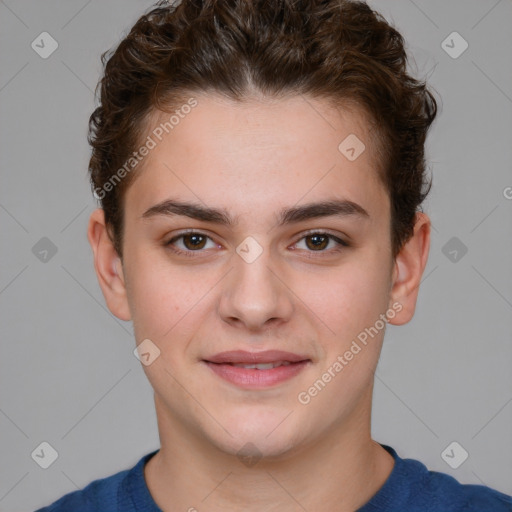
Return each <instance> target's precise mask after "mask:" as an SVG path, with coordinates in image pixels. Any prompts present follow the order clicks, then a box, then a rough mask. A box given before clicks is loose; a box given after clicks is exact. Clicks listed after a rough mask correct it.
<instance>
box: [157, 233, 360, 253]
mask: <svg viewBox="0 0 512 512" xmlns="http://www.w3.org/2000/svg"><path fill="white" fill-rule="evenodd" d="M187 234H194V235H200V236H204V237H206V238H208V239H210V240H211V241H212V242H213V243H215V244H216V245H221V244H219V243H218V242H216V241H215V240H214V239H213V237H211V236H210V235H209V234H207V233H206V232H205V231H203V230H201V229H193V228H188V229H185V230H183V231H180V232H179V233H177V234H176V235H174V236H173V237H171V238H170V239H169V240H168V241H167V242H165V243H164V246H165V247H172V249H171V250H172V251H174V252H175V253H177V254H184V255H187V256H192V255H194V254H195V253H198V254H200V253H204V252H206V251H205V250H203V249H199V250H197V251H193V250H183V249H178V248H176V247H173V245H172V244H173V243H174V242H176V241H177V240H179V239H180V238H182V237H183V236H185V235H187ZM311 235H326V236H328V237H329V238H330V239H331V240H333V241H334V242H335V243H336V244H337V247H335V248H332V249H330V250H319V251H307V250H306V252H307V253H311V254H314V253H319V255H321V254H332V253H333V252H334V253H335V252H337V251H340V250H341V248H342V247H350V243H349V242H347V241H346V240H345V239H344V237H343V235H339V234H338V233H336V234H335V233H333V232H332V231H331V230H329V229H321V228H316V229H309V230H307V231H303V232H302V233H300V235H299V237H298V238H297V239H296V241H295V242H294V243H293V244H292V246H294V245H296V244H298V243H299V242H300V241H301V240H303V239H304V238H306V237H307V236H311ZM312 257H315V256H312Z"/></svg>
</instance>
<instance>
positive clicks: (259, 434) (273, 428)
mask: <svg viewBox="0 0 512 512" xmlns="http://www.w3.org/2000/svg"><path fill="white" fill-rule="evenodd" d="M284 410H285V409H278V410H271V411H268V410H264V411H262V410H261V409H259V410H253V411H247V410H246V408H244V411H237V412H236V413H234V414H231V415H225V416H224V418H225V420H224V424H225V426H226V429H227V430H228V431H229V433H230V434H231V436H230V435H229V434H227V433H226V432H224V431H219V430H217V431H216V435H215V436H213V437H210V436H208V435H207V436H208V437H210V440H211V442H212V444H214V445H216V446H217V448H219V449H220V450H221V451H223V452H224V453H227V454H229V455H236V456H237V457H239V458H241V457H242V458H243V457H246V456H249V457H251V456H252V457H256V458H261V457H265V458H276V457H277V458H282V457H286V456H287V455H290V452H292V451H293V450H294V448H297V447H298V446H297V445H299V444H300V443H301V441H303V440H304V434H305V432H304V430H303V429H301V428H300V425H299V424H297V418H294V419H293V420H292V418H291V416H293V414H290V417H289V418H286V416H287V414H289V413H290V411H288V412H286V413H283V411H284ZM285 418H286V419H285ZM283 420H284V421H283Z"/></svg>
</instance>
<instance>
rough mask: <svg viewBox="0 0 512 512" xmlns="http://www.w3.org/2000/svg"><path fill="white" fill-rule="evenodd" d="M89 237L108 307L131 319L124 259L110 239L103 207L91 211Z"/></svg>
mask: <svg viewBox="0 0 512 512" xmlns="http://www.w3.org/2000/svg"><path fill="white" fill-rule="evenodd" d="M87 238H88V240H89V243H90V244H91V247H92V250H93V253H94V269H95V270H96V276H97V277H98V282H99V284H100V287H101V290H102V292H103V296H104V297H105V301H106V303H107V306H108V309H110V311H111V312H112V314H114V315H115V316H116V317H117V318H119V319H121V320H126V321H128V320H131V313H130V308H129V305H128V299H127V294H126V286H125V279H124V274H123V265H122V261H121V258H120V257H119V255H118V254H117V252H116V250H115V248H114V245H113V243H112V240H111V239H110V236H109V233H108V231H107V226H106V225H105V214H104V211H103V209H102V208H98V209H96V210H94V211H93V212H92V213H91V217H90V219H89V227H88V228H87Z"/></svg>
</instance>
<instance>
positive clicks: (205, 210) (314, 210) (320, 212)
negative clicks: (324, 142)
mask: <svg viewBox="0 0 512 512" xmlns="http://www.w3.org/2000/svg"><path fill="white" fill-rule="evenodd" d="M158 215H165V216H175V215H181V216H185V217H190V218H191V219H196V220H202V221H206V222H212V223H215V224H221V225H224V226H228V227H233V226H234V225H235V224H236V223H237V220H236V218H233V217H232V216H231V215H230V214H229V212H228V211H227V210H225V209H217V208H210V207H207V206H202V205H200V204H197V203H190V202H184V201H178V200H175V199H167V200H165V201H162V202H161V203H158V204H156V205H154V206H152V207H151V208H149V209H148V210H146V211H145V212H144V213H143V214H142V216H141V218H143V219H148V218H151V217H155V216H158ZM331 216H338V217H354V218H360V219H366V218H369V217H370V215H369V213H368V212H367V211H366V210H365V209H364V208H363V207H362V206H361V205H359V204H357V203H354V202H353V201H349V200H345V199H343V200H328V201H321V202H317V203H308V204H305V205H302V206H293V207H291V208H283V209H282V210H280V212H279V213H278V221H277V222H278V226H283V225H286V224H294V223H297V222H301V221H304V220H309V219H317V218H321V217H331Z"/></svg>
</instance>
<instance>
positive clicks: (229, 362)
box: [203, 350, 311, 389]
mask: <svg viewBox="0 0 512 512" xmlns="http://www.w3.org/2000/svg"><path fill="white" fill-rule="evenodd" d="M203 363H205V364H206V365H207V366H208V367H209V368H210V369H211V370H212V371H213V373H214V374H216V375H217V376H218V377H220V378H222V379H223V380H225V381H228V382H230V383H231V384H234V385H235V386H238V387H241V388H245V389H263V388H267V387H272V386H276V385H278V384H280V383H283V382H285V381H287V380H289V379H291V378H293V377H295V376H296V375H298V374H299V373H300V372H301V371H302V370H304V369H305V368H306V367H307V366H308V365H309V364H311V359H309V358H308V357H307V356H305V355H301V354H294V353H291V352H283V351H277V350H268V351H265V352H247V351H241V350H237V351H231V352H222V353H220V354H216V355H214V356H212V357H209V358H208V359H203Z"/></svg>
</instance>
